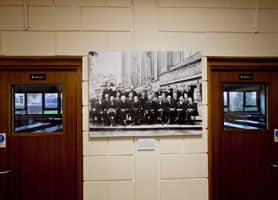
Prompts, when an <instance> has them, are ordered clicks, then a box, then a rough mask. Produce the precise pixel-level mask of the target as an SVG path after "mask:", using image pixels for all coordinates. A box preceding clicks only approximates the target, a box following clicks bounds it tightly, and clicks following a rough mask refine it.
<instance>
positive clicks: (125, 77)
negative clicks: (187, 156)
mask: <svg viewBox="0 0 278 200" xmlns="http://www.w3.org/2000/svg"><path fill="white" fill-rule="evenodd" d="M89 115H90V116H89V119H90V136H91V137H113V136H163V135H186V134H188V135H190V134H193V135H195V134H199V133H201V131H202V64H201V52H199V51H195V52H193V51H111V52H105V51H99V52H97V51H90V52H89Z"/></svg>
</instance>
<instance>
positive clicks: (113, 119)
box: [90, 85, 198, 126]
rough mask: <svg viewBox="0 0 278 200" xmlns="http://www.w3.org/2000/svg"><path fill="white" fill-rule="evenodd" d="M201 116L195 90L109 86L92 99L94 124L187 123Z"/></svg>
mask: <svg viewBox="0 0 278 200" xmlns="http://www.w3.org/2000/svg"><path fill="white" fill-rule="evenodd" d="M197 115H198V109H197V103H196V102H195V101H194V95H193V89H192V88H191V87H185V88H184V89H183V90H174V89H171V88H169V89H167V90H165V91H163V90H159V91H152V90H147V91H143V92H136V91H135V90H129V91H122V90H114V89H112V88H111V87H110V86H109V85H108V86H107V87H106V88H105V89H104V90H103V91H102V93H101V94H100V95H98V96H97V97H95V98H92V99H91V100H90V120H91V123H93V124H96V125H103V126H118V125H123V126H125V125H142V124H187V123H192V122H193V121H194V119H195V116H197Z"/></svg>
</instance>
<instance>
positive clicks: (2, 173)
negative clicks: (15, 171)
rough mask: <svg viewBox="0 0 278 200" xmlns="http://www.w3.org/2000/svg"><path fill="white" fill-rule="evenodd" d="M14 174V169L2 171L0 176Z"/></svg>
mask: <svg viewBox="0 0 278 200" xmlns="http://www.w3.org/2000/svg"><path fill="white" fill-rule="evenodd" d="M11 172H12V169H9V170H6V171H1V172H0V175H5V174H9V173H11Z"/></svg>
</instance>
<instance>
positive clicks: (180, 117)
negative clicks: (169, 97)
mask: <svg viewBox="0 0 278 200" xmlns="http://www.w3.org/2000/svg"><path fill="white" fill-rule="evenodd" d="M186 109H187V105H186V104H185V103H184V98H183V96H180V98H179V102H178V103H177V108H176V110H177V117H176V120H175V122H177V123H183V122H184V120H185V111H186Z"/></svg>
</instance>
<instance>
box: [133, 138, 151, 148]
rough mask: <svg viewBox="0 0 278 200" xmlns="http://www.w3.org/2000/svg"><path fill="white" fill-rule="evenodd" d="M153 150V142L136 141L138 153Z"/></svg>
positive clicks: (149, 140) (145, 140)
mask: <svg viewBox="0 0 278 200" xmlns="http://www.w3.org/2000/svg"><path fill="white" fill-rule="evenodd" d="M154 148H155V140H154V139H151V138H148V139H138V140H137V150H138V151H154Z"/></svg>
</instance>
